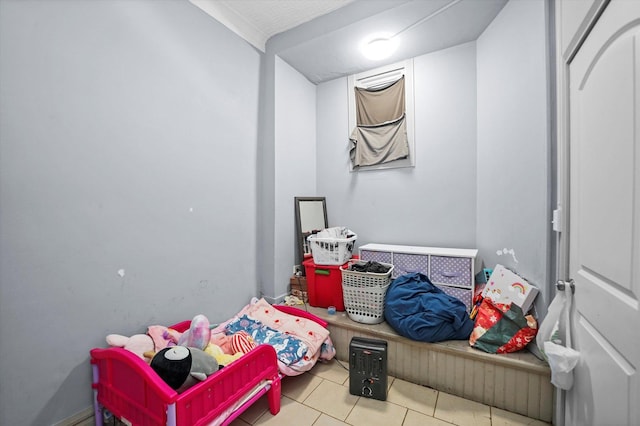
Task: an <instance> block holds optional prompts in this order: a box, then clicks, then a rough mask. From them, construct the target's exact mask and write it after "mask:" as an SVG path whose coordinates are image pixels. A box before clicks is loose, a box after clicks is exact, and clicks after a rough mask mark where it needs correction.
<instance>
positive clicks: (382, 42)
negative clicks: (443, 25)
mask: <svg viewBox="0 0 640 426" xmlns="http://www.w3.org/2000/svg"><path fill="white" fill-rule="evenodd" d="M460 1H462V0H453V1H451V2H450V3H447V4H446V5H444V6H442V7H441V8H440V9H438V10H436V11H435V12H433V13H431V14H430V15H427V16H425V17H424V18H422V19H420V20H418V21H416V22H414V23H413V24H411V25H409V26H408V27H406V28H403V29H401V30H400V31H398V32H397V33H395V34H389V33H386V34H374V35H371V36H369V37H367V38H366V39H365V40H364V42H363V43H362V44H361V45H360V51H361V52H362V54H363V55H364V56H365V57H366V58H368V59H372V60H376V61H379V60H382V59H386V58H388V57H389V56H391V55H392V54H393V53H394V52H395V51H396V49H397V48H398V46H399V45H400V40H399V38H398V36H399V35H400V34H402V33H403V32H405V31H407V30H410V29H411V28H413V27H415V26H417V25H420V24H422V23H424V22H426V21H428V20H429V19H431V18H433V17H434V16H436V15H439V14H441V13H442V12H444V11H445V10H447V9H449V8H450V7H451V6H453V5H455V4H456V3H459V2H460Z"/></svg>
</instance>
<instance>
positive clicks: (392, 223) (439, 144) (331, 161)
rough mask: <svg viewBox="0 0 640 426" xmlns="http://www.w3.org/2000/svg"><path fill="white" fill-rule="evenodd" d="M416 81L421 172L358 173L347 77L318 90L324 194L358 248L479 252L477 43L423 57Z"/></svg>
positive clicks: (332, 218)
mask: <svg viewBox="0 0 640 426" xmlns="http://www.w3.org/2000/svg"><path fill="white" fill-rule="evenodd" d="M414 76H415V122H416V128H415V140H416V166H415V168H405V169H393V170H382V171H363V172H356V173H350V172H349V155H348V135H349V134H350V129H349V128H348V123H347V80H346V78H340V79H336V80H332V81H329V82H327V83H323V84H320V85H319V86H318V113H317V120H318V124H317V129H318V131H317V134H318V147H317V153H318V155H317V182H318V195H319V196H326V197H327V210H328V216H329V223H330V225H332V226H338V225H339V226H348V227H349V228H351V229H352V230H353V231H355V232H356V233H357V234H358V245H361V244H365V243H368V242H377V243H394V244H414V245H430V246H447V247H461V248H471V247H474V246H475V235H476V228H475V227H476V52H475V43H467V44H464V45H460V46H457V47H454V48H451V49H446V50H442V51H439V52H435V53H431V54H427V55H423V56H420V57H417V58H415V59H414Z"/></svg>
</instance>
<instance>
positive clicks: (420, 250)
mask: <svg viewBox="0 0 640 426" xmlns="http://www.w3.org/2000/svg"><path fill="white" fill-rule="evenodd" d="M359 250H370V251H387V252H393V253H406V254H422V255H426V254H431V255H434V256H449V257H470V258H475V257H476V256H478V250H477V249H460V248H445V247H420V246H401V245H394V244H374V243H370V244H365V245H363V246H360V247H359Z"/></svg>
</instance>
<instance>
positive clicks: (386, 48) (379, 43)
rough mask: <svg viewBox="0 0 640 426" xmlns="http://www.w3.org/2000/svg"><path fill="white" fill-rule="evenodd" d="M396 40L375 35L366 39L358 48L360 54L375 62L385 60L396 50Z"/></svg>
mask: <svg viewBox="0 0 640 426" xmlns="http://www.w3.org/2000/svg"><path fill="white" fill-rule="evenodd" d="M398 44H399V43H398V39H397V38H396V37H393V36H392V35H388V34H377V35H374V36H371V37H369V38H367V39H366V40H365V41H364V42H363V43H362V44H361V46H360V50H361V51H362V54H363V55H364V56H365V57H366V58H368V59H372V60H375V61H379V60H381V59H386V58H388V57H389V56H391V55H392V54H393V53H394V52H395V51H396V49H397V48H398Z"/></svg>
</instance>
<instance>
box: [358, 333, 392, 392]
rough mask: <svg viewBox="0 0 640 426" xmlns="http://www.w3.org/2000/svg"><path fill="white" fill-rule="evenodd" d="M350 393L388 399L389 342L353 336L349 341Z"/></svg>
mask: <svg viewBox="0 0 640 426" xmlns="http://www.w3.org/2000/svg"><path fill="white" fill-rule="evenodd" d="M349 393H350V394H351V395H357V396H364V397H367V398H373V399H379V400H381V401H386V399H387V342H386V341H384V340H376V339H368V338H365V337H353V338H352V339H351V342H350V343H349Z"/></svg>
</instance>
